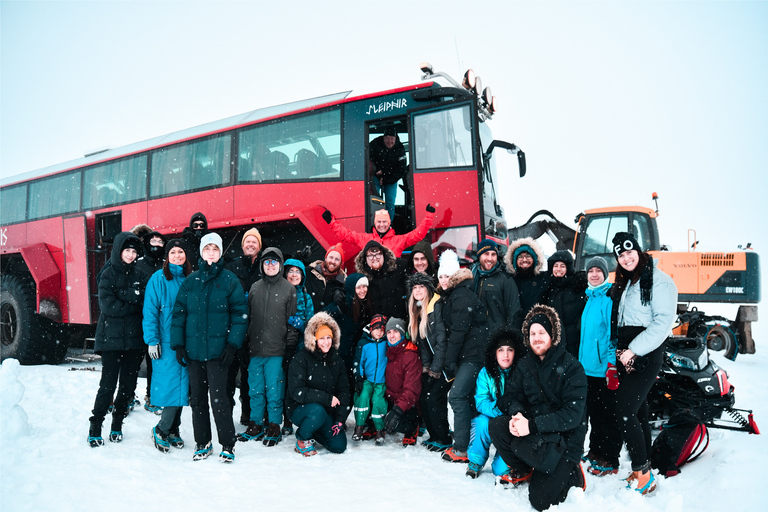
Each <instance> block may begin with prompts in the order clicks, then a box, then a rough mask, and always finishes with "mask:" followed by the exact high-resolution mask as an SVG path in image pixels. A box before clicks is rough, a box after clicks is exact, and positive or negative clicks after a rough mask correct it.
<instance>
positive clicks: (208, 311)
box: [171, 233, 248, 462]
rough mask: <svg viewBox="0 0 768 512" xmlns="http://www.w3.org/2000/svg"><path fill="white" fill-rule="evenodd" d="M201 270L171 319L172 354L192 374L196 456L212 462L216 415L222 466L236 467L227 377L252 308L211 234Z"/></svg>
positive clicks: (202, 250) (202, 245) (190, 280)
mask: <svg viewBox="0 0 768 512" xmlns="http://www.w3.org/2000/svg"><path fill="white" fill-rule="evenodd" d="M199 252H200V254H201V256H202V258H201V260H200V270H197V271H195V272H192V273H191V274H189V276H188V277H187V278H186V279H185V280H184V282H183V283H182V284H181V287H180V288H179V292H178V294H177V295H176V303H175V304H174V306H173V313H172V318H171V348H172V349H173V350H174V351H175V352H176V360H177V361H178V362H179V364H181V365H182V366H187V367H188V369H189V405H190V406H191V407H192V429H193V431H194V434H195V444H196V446H195V453H194V454H193V455H192V460H195V461H197V460H203V459H207V458H208V456H210V455H211V453H212V452H213V446H212V444H211V410H209V406H208V395H209V394H210V397H211V400H210V404H211V409H212V410H213V419H214V421H215V422H216V431H217V433H218V438H219V443H220V444H221V454H220V455H219V459H220V460H221V461H222V462H234V461H235V424H234V421H232V407H230V403H229V400H228V398H229V397H228V396H227V374H228V371H229V367H230V365H231V364H232V361H233V360H234V359H235V353H236V352H237V349H239V348H240V347H241V346H242V345H243V341H244V340H245V335H246V332H247V329H248V322H247V318H248V307H247V304H246V301H245V294H244V293H243V290H242V288H241V287H240V283H239V281H238V279H237V277H236V276H235V275H234V274H233V273H232V272H230V271H229V270H226V269H225V268H224V265H223V262H222V261H221V255H222V253H223V252H224V248H223V244H222V241H221V237H220V236H219V235H218V234H217V233H208V234H206V235H205V236H203V237H202V239H201V240H200V247H199Z"/></svg>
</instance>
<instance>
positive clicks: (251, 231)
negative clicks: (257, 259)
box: [240, 228, 264, 249]
mask: <svg viewBox="0 0 768 512" xmlns="http://www.w3.org/2000/svg"><path fill="white" fill-rule="evenodd" d="M249 236H255V237H256V239H257V240H258V241H259V249H261V248H262V247H264V246H263V245H261V233H259V230H258V229H256V228H251V229H249V230H248V231H246V232H245V233H243V239H242V241H241V242H240V247H241V248H242V247H243V246H244V245H245V239H246V238H248V237H249Z"/></svg>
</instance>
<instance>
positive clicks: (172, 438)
mask: <svg viewBox="0 0 768 512" xmlns="http://www.w3.org/2000/svg"><path fill="white" fill-rule="evenodd" d="M168 443H169V444H170V445H171V447H173V448H179V449H181V448H184V440H183V439H182V438H181V437H180V436H179V431H178V430H176V431H173V430H172V431H170V432H168Z"/></svg>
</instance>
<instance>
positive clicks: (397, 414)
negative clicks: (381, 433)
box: [384, 405, 403, 434]
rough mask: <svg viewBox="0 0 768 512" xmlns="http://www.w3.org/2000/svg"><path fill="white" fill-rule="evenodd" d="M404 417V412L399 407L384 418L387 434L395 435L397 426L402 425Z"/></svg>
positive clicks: (394, 408)
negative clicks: (401, 420) (401, 419)
mask: <svg viewBox="0 0 768 512" xmlns="http://www.w3.org/2000/svg"><path fill="white" fill-rule="evenodd" d="M402 416H403V410H402V409H401V408H400V407H398V406H397V405H396V406H394V407H393V408H392V410H391V411H389V412H388V413H387V415H386V416H384V428H385V429H386V430H387V434H394V433H395V431H396V430H397V426H398V425H400V418H402Z"/></svg>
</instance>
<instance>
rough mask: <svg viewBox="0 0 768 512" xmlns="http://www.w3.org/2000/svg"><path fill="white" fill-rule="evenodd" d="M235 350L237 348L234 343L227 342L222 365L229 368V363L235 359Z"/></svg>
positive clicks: (222, 355)
mask: <svg viewBox="0 0 768 512" xmlns="http://www.w3.org/2000/svg"><path fill="white" fill-rule="evenodd" d="M235 352H237V349H236V348H235V347H234V345H230V344H229V343H227V345H226V346H225V347H224V351H223V352H222V353H221V366H223V367H225V368H228V367H229V365H231V364H232V361H234V360H235Z"/></svg>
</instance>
